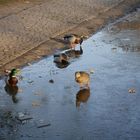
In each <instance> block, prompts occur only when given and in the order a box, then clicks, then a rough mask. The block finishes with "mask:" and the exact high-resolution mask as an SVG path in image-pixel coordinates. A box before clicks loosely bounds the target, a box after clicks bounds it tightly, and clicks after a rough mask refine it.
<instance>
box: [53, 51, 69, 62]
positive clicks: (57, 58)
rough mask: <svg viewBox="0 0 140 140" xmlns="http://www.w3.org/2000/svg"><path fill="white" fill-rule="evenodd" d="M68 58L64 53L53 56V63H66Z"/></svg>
mask: <svg viewBox="0 0 140 140" xmlns="http://www.w3.org/2000/svg"><path fill="white" fill-rule="evenodd" d="M68 59H69V57H68V56H67V54H65V53H60V54H54V62H55V63H63V64H65V63H68Z"/></svg>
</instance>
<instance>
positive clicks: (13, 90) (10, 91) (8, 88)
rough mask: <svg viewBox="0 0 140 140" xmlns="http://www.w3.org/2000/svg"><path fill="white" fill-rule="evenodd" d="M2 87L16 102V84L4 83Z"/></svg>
mask: <svg viewBox="0 0 140 140" xmlns="http://www.w3.org/2000/svg"><path fill="white" fill-rule="evenodd" d="M4 89H5V91H6V92H7V94H8V95H10V96H11V97H12V101H13V102H14V103H17V102H18V99H17V97H16V95H17V93H18V86H17V85H16V86H11V85H9V84H6V85H5V87H4Z"/></svg>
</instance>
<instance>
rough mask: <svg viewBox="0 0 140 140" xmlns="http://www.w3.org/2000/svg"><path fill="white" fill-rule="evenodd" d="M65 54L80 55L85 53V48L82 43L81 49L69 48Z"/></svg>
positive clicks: (69, 55)
mask: <svg viewBox="0 0 140 140" xmlns="http://www.w3.org/2000/svg"><path fill="white" fill-rule="evenodd" d="M65 54H66V55H67V56H68V57H71V58H72V57H74V58H75V57H79V56H80V55H82V54H83V49H82V46H81V45H80V49H79V50H75V49H70V50H67V51H65Z"/></svg>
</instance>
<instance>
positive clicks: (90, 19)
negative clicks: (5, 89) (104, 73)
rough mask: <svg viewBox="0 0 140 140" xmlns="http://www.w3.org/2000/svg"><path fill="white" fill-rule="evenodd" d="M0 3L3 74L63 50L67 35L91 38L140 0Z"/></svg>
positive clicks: (0, 47) (136, 4)
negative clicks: (5, 71)
mask: <svg viewBox="0 0 140 140" xmlns="http://www.w3.org/2000/svg"><path fill="white" fill-rule="evenodd" d="M8 1H9V3H8ZM0 2H2V3H3V4H1V3H0V75H1V73H3V71H4V69H9V68H11V67H20V66H22V65H26V64H27V63H29V62H31V61H34V60H37V59H40V58H42V57H43V56H44V55H50V54H52V53H53V52H54V51H55V50H56V49H59V48H63V47H64V44H62V43H60V42H58V41H57V38H60V37H61V39H62V36H63V35H64V34H65V33H69V32H72V33H76V34H79V35H88V36H91V35H92V34H93V33H95V32H97V30H99V29H101V28H102V27H103V26H104V25H106V24H107V23H109V22H111V21H114V20H115V19H118V18H119V17H122V16H124V15H125V14H126V13H127V12H130V11H131V10H132V9H134V8H135V7H137V6H138V4H140V0H133V1H128V0H71V1H69V0H59V1H56V0H51V1H50V0H12V2H10V0H6V1H4V0H1V1H0ZM4 2H5V4H4Z"/></svg>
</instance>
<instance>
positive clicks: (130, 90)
mask: <svg viewBox="0 0 140 140" xmlns="http://www.w3.org/2000/svg"><path fill="white" fill-rule="evenodd" d="M128 92H129V93H136V90H135V89H134V88H130V89H128Z"/></svg>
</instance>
